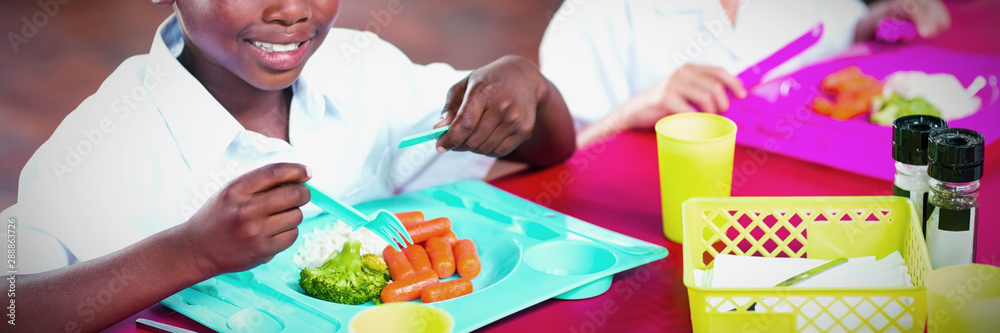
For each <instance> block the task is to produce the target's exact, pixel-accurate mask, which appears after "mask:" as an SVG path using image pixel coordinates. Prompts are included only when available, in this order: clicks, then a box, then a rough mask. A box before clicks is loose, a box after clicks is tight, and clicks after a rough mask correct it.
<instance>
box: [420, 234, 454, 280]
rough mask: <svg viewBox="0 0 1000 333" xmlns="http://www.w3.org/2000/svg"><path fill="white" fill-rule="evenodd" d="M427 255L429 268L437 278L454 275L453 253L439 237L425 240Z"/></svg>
mask: <svg viewBox="0 0 1000 333" xmlns="http://www.w3.org/2000/svg"><path fill="white" fill-rule="evenodd" d="M426 245H427V255H428V256H429V257H431V268H432V269H433V270H434V271H435V272H437V275H438V277H439V278H442V279H443V278H446V277H449V276H452V275H455V254H454V253H453V252H451V247H449V246H448V244H445V242H444V240H442V239H441V237H431V239H428V240H427V244H426Z"/></svg>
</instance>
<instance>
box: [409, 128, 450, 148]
mask: <svg viewBox="0 0 1000 333" xmlns="http://www.w3.org/2000/svg"><path fill="white" fill-rule="evenodd" d="M449 128H451V125H448V126H444V127H440V128H435V129H433V130H430V131H427V132H423V133H417V134H414V135H410V136H408V137H405V138H403V140H401V141H399V146H397V147H396V149H403V148H406V147H410V146H413V145H417V144H421V143H424V142H427V141H431V140H437V139H438V138H440V137H441V136H442V135H444V132H447V131H448V129H449Z"/></svg>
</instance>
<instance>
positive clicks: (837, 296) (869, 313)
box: [692, 202, 929, 332]
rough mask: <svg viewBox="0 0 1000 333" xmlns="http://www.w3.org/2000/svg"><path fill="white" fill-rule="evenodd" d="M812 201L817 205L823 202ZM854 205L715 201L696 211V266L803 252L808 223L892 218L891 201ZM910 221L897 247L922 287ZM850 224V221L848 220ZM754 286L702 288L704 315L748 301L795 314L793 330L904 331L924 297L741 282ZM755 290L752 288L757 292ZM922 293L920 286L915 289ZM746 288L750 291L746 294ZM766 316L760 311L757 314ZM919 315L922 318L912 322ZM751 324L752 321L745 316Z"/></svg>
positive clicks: (865, 223) (921, 253)
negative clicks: (722, 258) (751, 205)
mask: <svg viewBox="0 0 1000 333" xmlns="http://www.w3.org/2000/svg"><path fill="white" fill-rule="evenodd" d="M820 206H821V205H817V208H821V207H820ZM856 206H870V207H864V208H858V209H835V208H826V209H747V207H741V208H734V207H721V208H718V209H711V210H702V211H701V219H702V221H701V222H703V223H702V228H701V237H700V238H701V239H699V240H698V241H700V243H701V244H700V245H701V246H700V247H701V249H702V250H703V252H702V262H700V263H698V262H696V263H695V266H696V268H699V269H703V268H710V267H711V266H712V261H713V260H714V258H715V257H716V256H717V255H719V254H731V255H744V256H761V257H791V258H806V257H808V255H809V254H808V253H807V248H808V246H807V245H808V242H809V237H808V226H809V225H811V224H827V223H836V224H839V225H843V226H845V227H854V228H858V230H859V232H864V228H865V227H872V226H876V225H877V224H880V223H892V222H893V217H894V214H893V209H891V208H888V207H890V206H885V205H879V204H878V203H877V202H876V203H871V202H866V203H864V204H862V205H856ZM902 220H905V221H903V222H905V223H908V224H910V227H909V230H908V231H907V235H906V238H907V239H906V246H905V248H903V249H901V250H900V254H901V255H902V256H903V260H904V261H905V262H906V265H907V268H908V270H909V274H910V277H911V282H912V283H913V285H914V286H923V285H924V279H925V277H926V276H927V274H928V273H929V272H928V270H929V269H928V265H927V262H926V260H927V258H926V252H925V251H926V250H925V248H924V246H923V235H922V234H921V231H920V228H919V225H917V224H916V223H910V221H909V219H902ZM852 224H853V225H852ZM746 290H748V291H754V292H753V293H726V292H722V291H711V292H707V293H706V294H705V295H706V296H708V297H707V302H706V303H704V304H705V308H704V309H692V310H693V311H704V312H705V313H707V314H713V313H714V314H725V313H733V312H737V313H745V312H748V310H747V308H748V307H750V305H751V304H755V305H754V310H750V311H752V312H756V313H786V314H788V313H794V314H795V316H796V321H795V326H796V331H798V332H907V331H923V327H924V323H923V319H924V318H925V313H924V312H923V311H925V310H924V309H923V308H922V307H923V306H924V302H925V300H924V299H923V298H922V297H920V298H919V300H917V297H916V295H917V293H916V291H913V292H899V291H898V290H896V291H887V292H884V293H883V292H879V291H878V290H875V291H873V290H870V289H865V290H859V291H858V292H856V293H855V292H844V291H838V292H836V293H830V296H826V294H822V293H817V292H816V291H812V292H800V291H796V290H794V289H792V290H788V289H785V290H783V291H779V290H778V289H746ZM758 290H759V291H760V292H756V291H758ZM921 293H922V288H921ZM751 295H752V296H751ZM762 318H766V317H762ZM916 320H919V321H920V322H915V321H916ZM748 324H750V325H751V327H752V323H748Z"/></svg>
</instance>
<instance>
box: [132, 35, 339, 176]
mask: <svg viewBox="0 0 1000 333" xmlns="http://www.w3.org/2000/svg"><path fill="white" fill-rule="evenodd" d="M183 49H184V38H183V35H182V34H181V30H180V26H179V23H178V21H177V18H176V16H175V15H171V16H170V17H168V18H167V19H166V21H164V22H163V24H161V25H160V27H159V28H158V29H157V31H156V35H155V37H154V39H153V45H152V47H151V48H150V51H149V61H148V62H147V65H146V67H147V68H146V71H145V72H144V73H143V74H142V75H143V82H144V85H146V88H147V89H149V90H150V96H151V97H152V101H153V103H154V104H155V105H156V107H157V109H158V110H159V112H160V115H161V116H162V117H163V119H164V121H165V122H166V125H167V128H168V129H169V131H170V133H171V135H172V136H173V138H174V141H175V142H176V143H177V146H178V148H179V149H180V152H181V154H182V155H183V157H184V160H185V162H186V163H187V165H188V167H189V168H191V170H204V169H206V168H209V167H212V166H213V165H215V164H216V163H218V162H219V161H220V157H222V156H223V155H224V153H225V151H226V150H227V149H228V148H229V147H230V145H231V144H232V143H233V142H234V140H237V139H238V137H239V136H240V134H241V133H243V132H250V131H247V130H246V128H244V127H243V125H241V124H240V123H239V122H238V121H237V120H236V118H233V116H232V115H231V114H230V113H229V111H227V110H226V109H225V108H224V107H223V106H222V105H221V104H219V102H218V101H217V100H216V99H215V97H213V96H212V94H211V93H209V92H208V90H207V89H205V87H204V86H203V85H202V84H201V82H199V81H198V80H197V79H196V78H195V77H194V76H193V75H191V73H190V72H188V70H187V69H186V68H184V66H183V65H181V63H180V61H178V60H177V57H178V56H179V55H180V53H181V51H182V50H183ZM303 76H305V75H303ZM147 82H156V84H155V85H153V84H147ZM308 87H309V85H308V84H307V83H306V82H305V79H303V78H301V77H300V78H299V79H298V80H296V81H295V83H294V84H293V85H292V91H293V97H292V104H291V110H289V113H290V114H291V116H290V117H291V118H306V119H309V120H313V122H315V121H318V120H319V118H320V117H322V115H323V112H324V109H325V108H324V107H323V105H322V104H319V103H321V100H317V98H319V97H320V96H317V95H314V94H312V93H311V92H310V89H308ZM293 128H294V126H291V125H290V126H289V137H291V136H292V135H293V133H291V132H292V129H293Z"/></svg>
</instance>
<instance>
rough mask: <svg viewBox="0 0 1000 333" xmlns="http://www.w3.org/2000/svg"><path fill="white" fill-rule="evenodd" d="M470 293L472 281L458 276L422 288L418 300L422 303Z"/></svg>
mask: <svg viewBox="0 0 1000 333" xmlns="http://www.w3.org/2000/svg"><path fill="white" fill-rule="evenodd" d="M471 293H472V281H471V280H469V279H468V278H458V279H454V280H451V281H446V282H441V283H438V284H435V285H432V286H429V287H427V288H424V290H423V291H421V292H420V300H421V301H423V302H424V303H432V302H438V301H443V300H446V299H452V298H455V297H458V296H462V295H468V294H471Z"/></svg>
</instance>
